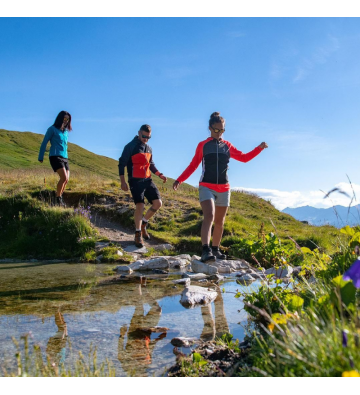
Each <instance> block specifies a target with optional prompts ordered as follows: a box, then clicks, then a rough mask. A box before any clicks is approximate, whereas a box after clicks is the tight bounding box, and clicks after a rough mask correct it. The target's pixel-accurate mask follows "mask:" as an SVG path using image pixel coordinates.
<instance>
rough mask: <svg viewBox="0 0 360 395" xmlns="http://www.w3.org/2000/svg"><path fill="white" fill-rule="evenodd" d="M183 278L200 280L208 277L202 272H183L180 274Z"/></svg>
mask: <svg viewBox="0 0 360 395" xmlns="http://www.w3.org/2000/svg"><path fill="white" fill-rule="evenodd" d="M182 277H183V278H190V280H194V281H196V280H202V279H203V278H208V276H207V275H206V274H204V273H194V274H193V273H184V274H183V275H182Z"/></svg>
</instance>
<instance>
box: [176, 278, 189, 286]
mask: <svg viewBox="0 0 360 395" xmlns="http://www.w3.org/2000/svg"><path fill="white" fill-rule="evenodd" d="M173 283H174V284H184V285H186V286H187V285H190V278H180V280H173Z"/></svg>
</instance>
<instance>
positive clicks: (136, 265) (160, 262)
mask: <svg viewBox="0 0 360 395" xmlns="http://www.w3.org/2000/svg"><path fill="white" fill-rule="evenodd" d="M129 267H130V269H132V270H134V271H137V270H153V269H168V268H169V267H170V265H169V262H168V260H167V259H166V258H162V257H158V258H154V259H149V260H145V259H140V260H138V261H136V262H133V263H131V264H130V265H129Z"/></svg>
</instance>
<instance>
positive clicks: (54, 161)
mask: <svg viewBox="0 0 360 395" xmlns="http://www.w3.org/2000/svg"><path fill="white" fill-rule="evenodd" d="M49 159H50V165H51V167H52V168H53V170H54V172H55V173H56V172H57V171H58V170H59V169H61V168H62V167H64V168H65V170H70V169H69V161H68V160H67V159H66V158H63V157H62V156H49Z"/></svg>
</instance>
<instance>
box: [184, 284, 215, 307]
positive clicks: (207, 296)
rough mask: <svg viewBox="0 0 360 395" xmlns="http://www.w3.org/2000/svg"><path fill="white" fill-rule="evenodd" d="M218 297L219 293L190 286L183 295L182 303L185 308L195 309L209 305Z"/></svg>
mask: <svg viewBox="0 0 360 395" xmlns="http://www.w3.org/2000/svg"><path fill="white" fill-rule="evenodd" d="M216 297H217V292H216V291H213V290H209V289H207V288H203V287H197V286H196V285H189V286H188V287H186V288H185V289H184V291H183V292H182V294H181V299H180V303H181V304H182V305H183V306H184V307H189V308H192V307H195V306H196V305H198V304H200V305H204V304H209V303H211V302H212V301H213V300H215V299H216Z"/></svg>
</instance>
